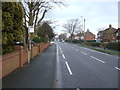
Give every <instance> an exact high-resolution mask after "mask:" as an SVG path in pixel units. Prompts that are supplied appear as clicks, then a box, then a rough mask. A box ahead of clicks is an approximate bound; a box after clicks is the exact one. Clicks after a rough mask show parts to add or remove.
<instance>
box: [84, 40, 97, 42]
mask: <svg viewBox="0 0 120 90" xmlns="http://www.w3.org/2000/svg"><path fill="white" fill-rule="evenodd" d="M86 41H87V42H96V40H86Z"/></svg>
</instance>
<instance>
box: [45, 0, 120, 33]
mask: <svg viewBox="0 0 120 90" xmlns="http://www.w3.org/2000/svg"><path fill="white" fill-rule="evenodd" d="M65 4H66V5H67V6H66V7H61V8H59V7H55V8H54V9H52V10H51V11H50V12H49V13H48V14H47V17H46V18H47V19H51V20H55V21H57V22H56V23H55V24H57V25H59V26H57V27H56V29H55V32H56V33H62V30H63V29H64V28H63V27H62V25H63V24H64V23H66V21H67V20H69V19H76V18H79V19H81V16H82V17H83V18H85V19H86V30H87V29H89V30H90V31H91V32H93V33H94V34H95V35H96V34H97V32H98V29H99V28H108V26H109V24H112V26H113V27H114V28H118V1H117V0H116V1H114V2H113V1H111V2H110V1H109V2H108V1H106V2H100V1H99V2H95V1H90V2H88V1H81V0H65Z"/></svg>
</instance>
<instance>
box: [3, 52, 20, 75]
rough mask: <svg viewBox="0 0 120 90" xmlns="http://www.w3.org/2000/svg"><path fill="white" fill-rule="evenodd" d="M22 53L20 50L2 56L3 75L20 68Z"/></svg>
mask: <svg viewBox="0 0 120 90" xmlns="http://www.w3.org/2000/svg"><path fill="white" fill-rule="evenodd" d="M19 64H20V53H19V52H18V51H15V52H12V53H9V54H6V55H3V57H2V77H4V76H6V75H7V74H9V73H10V72H12V71H14V70H15V69H17V68H19Z"/></svg>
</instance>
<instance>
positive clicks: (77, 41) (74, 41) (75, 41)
mask: <svg viewBox="0 0 120 90" xmlns="http://www.w3.org/2000/svg"><path fill="white" fill-rule="evenodd" d="M72 42H73V43H79V44H81V43H82V42H83V40H73V41H72Z"/></svg>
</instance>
